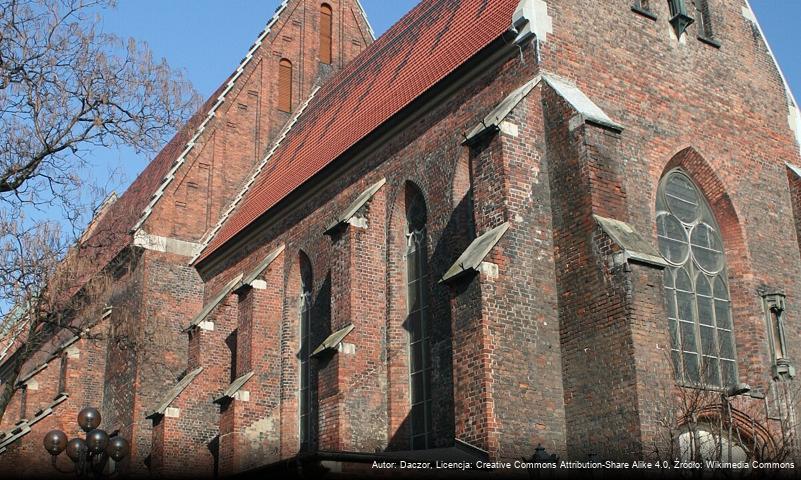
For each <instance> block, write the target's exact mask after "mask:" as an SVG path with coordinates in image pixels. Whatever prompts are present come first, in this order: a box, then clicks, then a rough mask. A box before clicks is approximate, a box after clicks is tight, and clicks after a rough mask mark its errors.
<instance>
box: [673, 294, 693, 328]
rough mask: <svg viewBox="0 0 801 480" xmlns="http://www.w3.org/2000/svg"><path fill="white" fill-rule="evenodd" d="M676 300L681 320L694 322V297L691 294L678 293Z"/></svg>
mask: <svg viewBox="0 0 801 480" xmlns="http://www.w3.org/2000/svg"><path fill="white" fill-rule="evenodd" d="M676 300H677V303H678V307H679V318H680V319H682V320H686V321H688V322H692V321H694V315H693V295H692V294H691V293H684V292H678V293H677V294H676Z"/></svg>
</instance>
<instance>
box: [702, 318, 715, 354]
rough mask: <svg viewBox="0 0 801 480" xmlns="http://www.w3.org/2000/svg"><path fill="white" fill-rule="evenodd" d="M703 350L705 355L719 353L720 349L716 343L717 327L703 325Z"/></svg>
mask: <svg viewBox="0 0 801 480" xmlns="http://www.w3.org/2000/svg"><path fill="white" fill-rule="evenodd" d="M701 351H702V352H703V353H704V355H714V356H717V355H718V349H717V346H716V345H715V329H714V328H713V327H707V326H704V325H701Z"/></svg>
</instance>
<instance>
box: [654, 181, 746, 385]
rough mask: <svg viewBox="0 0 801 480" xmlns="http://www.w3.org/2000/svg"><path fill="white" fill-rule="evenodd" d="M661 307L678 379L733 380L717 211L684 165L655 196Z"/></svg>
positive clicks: (734, 369) (716, 382) (721, 382)
mask: <svg viewBox="0 0 801 480" xmlns="http://www.w3.org/2000/svg"><path fill="white" fill-rule="evenodd" d="M656 225H657V238H658V241H659V250H660V252H661V253H662V256H664V257H665V260H667V262H668V263H669V264H670V266H669V267H668V268H666V269H665V308H666V311H667V316H668V328H669V330H670V340H671V357H672V361H673V368H674V371H675V374H676V378H677V380H679V381H680V382H684V383H688V384H693V385H704V386H713V387H725V386H728V385H732V384H735V383H736V382H737V366H736V363H737V362H736V356H735V351H734V333H733V325H732V316H731V304H730V303H731V302H730V300H729V288H728V278H727V274H726V255H725V250H724V248H723V239H722V237H721V235H720V227H719V226H718V223H717V221H716V220H715V216H714V215H713V213H712V210H711V209H710V207H709V204H708V203H707V201H706V199H705V198H704V196H703V194H702V193H701V192H700V190H699V189H698V187H696V185H695V184H694V183H693V181H692V180H691V179H690V177H689V176H687V175H686V174H685V173H684V172H683V171H682V170H679V169H675V170H672V171H670V172H669V173H668V174H667V175H665V176H664V178H662V181H661V182H660V184H659V191H658V194H657V201H656Z"/></svg>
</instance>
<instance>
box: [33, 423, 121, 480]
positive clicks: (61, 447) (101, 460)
mask: <svg viewBox="0 0 801 480" xmlns="http://www.w3.org/2000/svg"><path fill="white" fill-rule="evenodd" d="M100 420H101V418H100V412H98V411H97V409H96V408H92V407H86V408H84V409H83V410H81V411H80V413H78V425H79V426H80V427H81V429H82V430H83V431H84V432H86V438H85V439H84V438H80V437H76V438H73V439H71V440H68V439H67V434H66V433H64V432H62V431H61V430H51V431H49V432H47V434H45V437H44V441H43V442H42V443H43V444H44V448H45V450H47V453H49V454H50V455H52V461H53V468H55V469H56V470H58V471H59V472H61V473H76V474H78V476H79V477H87V476H92V477H102V476H103V475H104V474H105V473H104V470H105V469H106V465H107V463H108V459H109V458H111V459H112V460H114V461H115V462H119V461H120V460H122V459H123V458H125V457H126V456H127V455H128V451H129V449H130V447H129V445H128V441H127V440H125V439H124V438H122V437H119V436H113V437H109V434H108V433H106V432H105V431H104V430H101V429H99V428H98V427H100ZM61 452H66V453H67V456H68V457H69V458H70V460H72V462H73V464H74V465H73V468H72V470H63V469H61V468H59V467H58V464H57V458H58V455H59V454H61ZM111 473H114V472H111Z"/></svg>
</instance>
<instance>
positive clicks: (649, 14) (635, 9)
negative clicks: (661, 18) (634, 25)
mask: <svg viewBox="0 0 801 480" xmlns="http://www.w3.org/2000/svg"><path fill="white" fill-rule="evenodd" d="M631 11H632V12H634V13H638V14H640V15H642V16H643V17H645V18H650V19H651V20H656V15H655V14H654V13H653V12H651V11H650V10H645V9H644V8H640V7H638V6H636V5H633V6H632V7H631Z"/></svg>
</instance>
